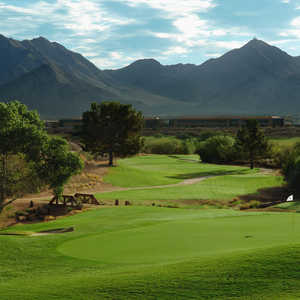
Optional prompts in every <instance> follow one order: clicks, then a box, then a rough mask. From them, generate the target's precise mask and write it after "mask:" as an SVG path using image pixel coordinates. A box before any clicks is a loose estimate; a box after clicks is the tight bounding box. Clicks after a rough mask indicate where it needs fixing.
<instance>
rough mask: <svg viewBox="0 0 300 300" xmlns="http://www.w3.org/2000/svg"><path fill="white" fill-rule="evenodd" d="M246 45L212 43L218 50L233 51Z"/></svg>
mask: <svg viewBox="0 0 300 300" xmlns="http://www.w3.org/2000/svg"><path fill="white" fill-rule="evenodd" d="M244 44H245V41H216V42H212V45H214V46H215V47H217V48H222V49H227V50H232V49H236V48H240V47H242V46H243V45H244Z"/></svg>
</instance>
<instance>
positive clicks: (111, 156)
mask: <svg viewBox="0 0 300 300" xmlns="http://www.w3.org/2000/svg"><path fill="white" fill-rule="evenodd" d="M108 165H109V166H110V167H112V166H113V165H114V154H113V152H112V151H110V152H109V163H108Z"/></svg>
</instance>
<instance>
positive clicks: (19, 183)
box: [0, 101, 81, 212]
mask: <svg viewBox="0 0 300 300" xmlns="http://www.w3.org/2000/svg"><path fill="white" fill-rule="evenodd" d="M66 147H67V146H66V142H65V141H63V140H61V139H58V138H50V137H49V136H48V135H47V133H46V131H45V127H44V122H43V121H41V120H40V117H39V115H38V113H37V112H36V111H30V110H28V108H27V107H26V105H24V104H22V103H20V102H18V101H13V102H8V103H4V102H0V212H1V211H2V210H3V208H4V207H5V206H7V205H8V204H9V203H11V202H12V201H14V200H15V199H16V197H19V196H21V195H22V194H23V193H25V192H32V191H34V190H35V189H38V188H39V187H41V186H45V185H48V186H49V187H50V188H52V189H55V188H57V187H59V186H60V187H62V186H63V184H64V183H65V182H66V180H67V178H69V177H70V176H71V175H73V174H74V173H76V172H77V171H78V170H80V167H81V162H80V159H79V157H77V156H76V155H75V154H73V153H70V152H68V151H67V148H66ZM7 199H10V200H9V201H6V200H7Z"/></svg>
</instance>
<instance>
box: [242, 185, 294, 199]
mask: <svg viewBox="0 0 300 300" xmlns="http://www.w3.org/2000/svg"><path fill="white" fill-rule="evenodd" d="M290 194H291V192H290V191H289V190H288V188H287V187H285V186H281V187H270V188H262V189H259V190H258V191H257V192H256V193H252V194H247V195H242V196H239V199H241V200H243V201H245V202H250V201H252V200H257V201H260V202H262V203H268V202H277V201H278V202H285V201H286V199H287V197H288V196H289V195H290Z"/></svg>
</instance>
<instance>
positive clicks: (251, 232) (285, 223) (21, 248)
mask: <svg viewBox="0 0 300 300" xmlns="http://www.w3.org/2000/svg"><path fill="white" fill-rule="evenodd" d="M70 225H75V227H76V231H75V232H73V233H69V234H63V235H57V236H50V235H49V236H40V237H13V236H9V237H8V236H0V257H1V259H0V290H1V300H8V299H14V300H18V299H22V300H26V299H28V300H29V299H30V300H35V299H45V300H47V299H60V300H61V299H171V298H175V299H176V298H177V299H235V298H236V299H237V298H242V299H296V298H297V297H299V296H300V272H299V268H298V265H297V264H295V262H296V261H299V259H300V246H299V245H298V244H297V243H299V242H300V236H299V234H298V232H299V229H300V215H299V216H298V214H288V213H286V214H261V213H241V212H237V211H231V210H202V211H199V210H184V209H166V208H152V207H119V208H106V209H99V210H94V211H90V212H86V213H83V214H80V215H76V216H73V217H68V218H65V219H60V220H57V221H56V222H50V223H44V224H34V225H27V226H18V227H16V228H14V229H13V230H19V231H24V230H29V231H32V230H41V229H46V228H56V227H63V226H65V227H67V226H70ZM10 230H12V229H10ZM143 233H147V234H149V235H150V236H151V237H152V238H151V239H147V236H146V235H144V234H143ZM247 236H248V237H247ZM126 237H127V238H128V239H131V240H130V241H131V242H132V243H128V242H126V241H127V240H126ZM155 237H157V239H155ZM166 237H168V238H169V239H166ZM80 238H83V240H82V241H81V243H79V241H80V240H79V239H80ZM86 239H88V240H86ZM120 240H121V241H124V243H120ZM90 243H92V244H90ZM95 243H96V244H95ZM72 244H73V247H70V246H71V245H72ZM76 245H77V246H78V247H79V248H74V247H75V246H76ZM108 245H110V247H109V246H108ZM90 246H96V247H97V248H98V251H95V249H94V248H93V247H90ZM134 246H136V247H134ZM68 247H70V248H68ZM185 247H188V248H191V250H189V251H188V252H186V248H185ZM57 248H58V249H59V251H57ZM110 249H111V251H110ZM211 249H212V251H211ZM138 250H140V251H138ZM141 250H144V251H146V254H145V255H144V251H141ZM160 250H161V251H160ZM173 250H174V251H173ZM90 251H91V252H90ZM101 252H103V256H102V255H99V253H101ZM68 254H71V255H73V256H75V257H76V258H72V257H70V256H68ZM94 254H95V255H96V256H97V257H96V258H94V260H88V259H84V258H85V257H86V256H87V257H88V256H89V255H94ZM144 257H145V261H144V260H143V259H144ZM166 257H169V259H168V258H167V259H166ZM90 258H93V257H91V256H90ZM103 258H105V259H103ZM147 264H148V265H147Z"/></svg>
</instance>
